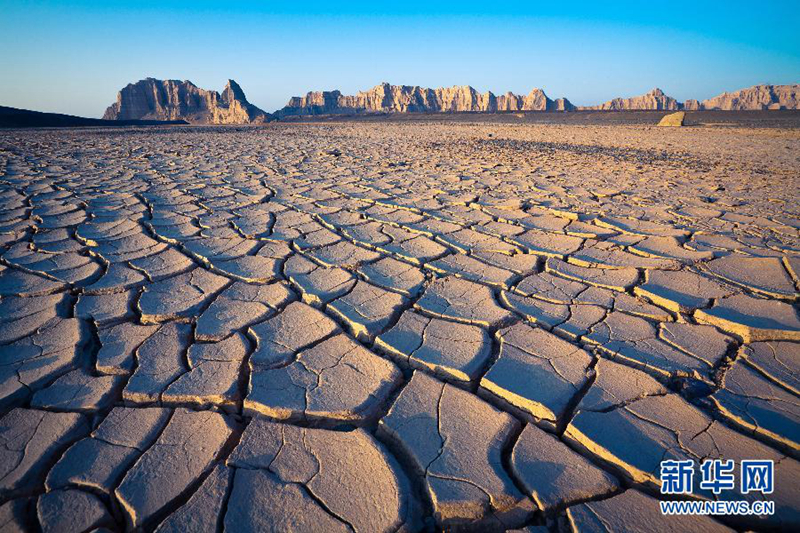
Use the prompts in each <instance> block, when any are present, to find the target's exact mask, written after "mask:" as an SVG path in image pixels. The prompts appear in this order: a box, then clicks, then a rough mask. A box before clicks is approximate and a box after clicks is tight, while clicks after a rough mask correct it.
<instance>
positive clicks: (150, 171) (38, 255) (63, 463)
mask: <svg viewBox="0 0 800 533" xmlns="http://www.w3.org/2000/svg"><path fill="white" fill-rule="evenodd" d="M797 131H798V130H778V129H772V130H760V129H755V128H748V129H745V128H736V127H728V128H715V127H707V128H683V129H657V128H652V127H647V126H624V125H616V126H563V125H521V126H515V125H508V124H506V125H503V124H491V123H484V124H479V125H478V124H465V123H442V124H438V123H413V122H412V123H391V122H390V123H369V124H359V123H339V124H332V125H331V124H328V125H324V124H323V125H320V124H318V125H302V124H293V125H275V126H268V127H263V128H223V127H220V128H203V127H187V128H178V127H176V128H169V129H155V128H154V129H127V130H122V129H115V130H101V129H98V130H83V131H77V130H73V131H70V130H62V131H30V132H19V131H8V132H4V133H0V444H1V445H2V446H0V530H2V531H17V530H22V531H44V532H50V531H75V532H77V531H89V530H98V529H99V530H110V531H125V530H128V531H130V530H141V531H154V530H156V531H176V532H178V531H180V532H186V531H223V530H224V531H279V532H283V531H351V532H373V531H393V532H394V531H409V532H412V531H434V530H453V529H456V530H458V529H463V530H475V531H505V530H524V531H528V532H544V531H551V532H556V531H597V530H605V531H617V532H621V531H686V530H691V531H726V530H727V531H730V530H739V531H742V530H751V529H754V530H776V529H783V530H787V531H788V530H795V531H797V530H798V529H800V483H798V480H800V462H798V460H800V370H799V369H800V318H798V307H797V304H798V295H799V294H798V293H799V291H798V288H800V277H799V276H800V219H799V218H798V214H799V213H798V212H799V211H800V202H798V194H797V192H798V190H799V189H800V180H799V179H798V177H799V175H800V159H798V154H800V134H798V133H797ZM687 458H688V459H693V460H696V461H700V460H702V459H706V458H722V459H734V460H735V461H736V462H737V463H738V462H739V461H741V460H743V459H772V460H774V461H775V462H776V467H775V468H776V480H775V492H774V493H773V494H771V495H769V496H768V497H766V499H770V500H772V501H774V502H775V505H776V512H775V514H774V515H772V516H762V517H757V516H750V517H734V516H730V517H723V518H721V519H719V520H718V519H712V518H709V517H664V516H662V515H661V513H660V512H659V510H658V505H657V501H656V500H657V499H658V498H661V497H662V496H661V495H660V493H659V483H660V482H659V463H660V461H662V460H663V459H687ZM692 497H693V498H697V499H714V498H722V499H748V500H755V499H757V498H765V497H763V496H761V495H759V494H757V493H750V494H746V495H741V494H738V492H736V491H732V492H729V493H722V494H721V495H717V496H715V495H714V494H713V493H710V492H709V493H704V492H702V491H698V492H696V493H695V495H694V496H692Z"/></svg>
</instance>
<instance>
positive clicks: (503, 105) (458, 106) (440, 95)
mask: <svg viewBox="0 0 800 533" xmlns="http://www.w3.org/2000/svg"><path fill="white" fill-rule="evenodd" d="M571 109H574V106H573V105H572V104H571V103H570V102H569V101H568V100H567V99H565V98H559V99H557V100H551V99H550V98H548V97H547V95H546V94H544V91H542V90H541V89H533V90H532V91H531V92H530V93H528V95H526V96H522V95H517V94H514V93H511V92H509V93H506V94H505V95H502V96H495V95H494V94H492V93H491V92H485V93H479V92H478V91H476V90H475V89H474V88H473V87H470V86H468V85H464V86H455V87H444V88H438V89H427V88H424V87H418V86H410V85H390V84H388V83H381V84H380V85H376V86H375V87H373V88H372V89H369V90H368V91H361V92H359V93H358V94H356V95H354V96H348V95H343V94H342V93H341V92H339V91H322V92H309V93H307V94H306V95H305V96H303V97H298V96H296V97H294V98H291V99H290V100H289V103H288V104H286V107H284V108H283V109H281V110H279V111H277V112H276V115H278V116H290V115H333V114H336V115H343V114H347V115H350V114H358V113H413V112H429V113H449V112H496V111H567V110H571Z"/></svg>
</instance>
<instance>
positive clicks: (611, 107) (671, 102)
mask: <svg viewBox="0 0 800 533" xmlns="http://www.w3.org/2000/svg"><path fill="white" fill-rule="evenodd" d="M578 109H586V110H599V111H640V110H666V111H677V110H678V109H681V104H680V103H679V102H678V101H677V100H675V99H674V98H672V97H671V96H667V95H666V94H664V91H662V90H661V89H658V88H656V89H653V90H652V91H650V92H649V93H647V94H643V95H641V96H634V97H632V98H614V99H613V100H610V101H608V102H605V103H603V104H600V105H595V106H586V107H579V108H578Z"/></svg>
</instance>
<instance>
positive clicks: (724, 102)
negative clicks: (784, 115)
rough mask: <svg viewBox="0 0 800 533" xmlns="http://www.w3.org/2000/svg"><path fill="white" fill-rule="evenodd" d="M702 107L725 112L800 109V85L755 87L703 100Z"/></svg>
mask: <svg viewBox="0 0 800 533" xmlns="http://www.w3.org/2000/svg"><path fill="white" fill-rule="evenodd" d="M701 106H702V108H703V109H721V110H724V111H746V110H757V109H800V84H794V85H755V86H753V87H749V88H747V89H741V90H739V91H736V92H733V93H722V94H720V95H719V96H715V97H714V98H709V99H708V100H703V102H702V104H701Z"/></svg>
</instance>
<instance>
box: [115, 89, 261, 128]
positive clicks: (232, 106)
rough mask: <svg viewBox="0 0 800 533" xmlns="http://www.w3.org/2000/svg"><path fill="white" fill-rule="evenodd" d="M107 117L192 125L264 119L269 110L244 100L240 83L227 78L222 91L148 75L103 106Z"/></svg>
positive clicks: (258, 121)
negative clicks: (114, 101) (107, 106)
mask: <svg viewBox="0 0 800 533" xmlns="http://www.w3.org/2000/svg"><path fill="white" fill-rule="evenodd" d="M103 118H104V119H106V120H185V121H187V122H190V123H192V124H250V123H263V122H267V121H268V120H269V118H270V116H269V114H268V113H265V112H264V111H262V110H261V109H259V108H257V107H256V106H254V105H253V104H251V103H250V102H248V101H247V98H245V96H244V91H242V88H241V87H239V84H238V83H236V82H235V81H233V80H228V84H227V85H226V86H225V90H224V91H222V94H220V93H218V92H216V91H207V90H205V89H201V88H199V87H197V86H196V85H195V84H194V83H192V82H190V81H188V80H186V81H180V80H157V79H154V78H147V79H144V80H141V81H138V82H136V83H129V84H128V85H127V86H125V88H124V89H122V90H121V91H120V92H119V93H117V101H116V103H114V104H112V105H111V106H109V108H108V109H106V112H105V114H103Z"/></svg>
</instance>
